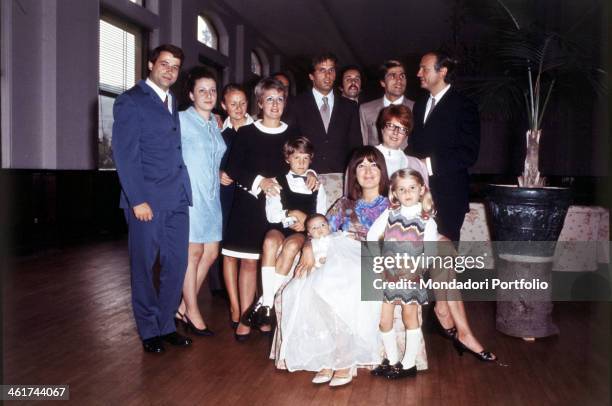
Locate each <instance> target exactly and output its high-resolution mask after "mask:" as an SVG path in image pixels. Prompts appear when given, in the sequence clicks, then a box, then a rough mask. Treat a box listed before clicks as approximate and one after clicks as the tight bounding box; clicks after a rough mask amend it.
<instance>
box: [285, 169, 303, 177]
mask: <svg viewBox="0 0 612 406" xmlns="http://www.w3.org/2000/svg"><path fill="white" fill-rule="evenodd" d="M307 174H308V171H306V172H304V174H303V175H298V174H297V173H295V172H293V171H292V170H289V172H287V176H289V175H295V176H300V177H302V176H307ZM291 177H292V178H293V176H291Z"/></svg>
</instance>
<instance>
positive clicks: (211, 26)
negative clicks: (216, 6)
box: [196, 14, 222, 53]
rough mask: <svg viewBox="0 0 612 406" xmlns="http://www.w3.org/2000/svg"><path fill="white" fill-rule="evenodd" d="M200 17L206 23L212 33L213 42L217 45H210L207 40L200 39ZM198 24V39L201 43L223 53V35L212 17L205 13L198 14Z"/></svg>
mask: <svg viewBox="0 0 612 406" xmlns="http://www.w3.org/2000/svg"><path fill="white" fill-rule="evenodd" d="M200 19H201V20H202V21H203V22H204V24H206V26H207V27H208V30H209V31H210V32H211V33H212V36H213V43H214V44H215V46H210V45H208V44H207V43H206V42H203V41H201V40H200V28H199V27H200ZM196 24H197V26H196V41H198V43H199V44H202V45H204V46H205V47H208V48H210V49H212V50H213V51H216V52H219V53H222V52H221V50H220V49H219V48H220V47H221V36H220V35H219V28H218V27H217V26H216V25H215V23H214V22H213V20H212V18H210V17H208V16H206V15H205V14H198V17H197V19H196Z"/></svg>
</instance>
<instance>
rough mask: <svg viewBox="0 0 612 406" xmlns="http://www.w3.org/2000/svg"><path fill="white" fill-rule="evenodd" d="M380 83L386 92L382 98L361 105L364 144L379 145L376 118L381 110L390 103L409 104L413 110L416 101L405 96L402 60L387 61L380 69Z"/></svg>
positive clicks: (360, 113) (404, 76)
mask: <svg viewBox="0 0 612 406" xmlns="http://www.w3.org/2000/svg"><path fill="white" fill-rule="evenodd" d="M379 72H380V85H381V86H382V88H383V89H384V91H385V94H384V95H383V97H381V98H380V99H376V100H372V101H371V102H368V103H364V104H362V105H361V107H359V121H360V123H361V134H362V136H363V143H364V145H378V144H380V142H381V140H380V138H379V135H378V129H377V128H376V120H377V119H378V114H379V113H380V111H381V110H382V109H383V108H385V107H387V106H390V105H392V104H393V105H401V104H403V105H404V106H407V107H408V108H409V109H410V110H412V106H413V105H414V101H412V100H410V99H408V98H407V97H406V96H404V92H405V91H406V69H405V68H404V65H403V64H402V63H401V62H400V61H396V60H393V59H390V60H388V61H385V62H384V63H383V64H382V65H381V66H380V69H379ZM406 145H407V141H406V140H404V141H403V143H402V147H401V148H402V149H404V148H406Z"/></svg>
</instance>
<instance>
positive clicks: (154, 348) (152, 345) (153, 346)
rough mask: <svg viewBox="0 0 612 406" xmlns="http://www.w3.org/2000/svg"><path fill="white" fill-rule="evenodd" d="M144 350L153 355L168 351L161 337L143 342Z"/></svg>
mask: <svg viewBox="0 0 612 406" xmlns="http://www.w3.org/2000/svg"><path fill="white" fill-rule="evenodd" d="M142 348H144V350H145V352H150V353H153V354H161V353H162V352H164V351H165V350H166V349H165V348H164V344H163V343H162V342H161V340H160V338H159V337H151V338H147V339H146V340H142Z"/></svg>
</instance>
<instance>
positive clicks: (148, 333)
mask: <svg viewBox="0 0 612 406" xmlns="http://www.w3.org/2000/svg"><path fill="white" fill-rule="evenodd" d="M183 59H184V54H183V51H182V50H181V49H180V48H178V47H176V46H173V45H161V46H159V47H157V48H155V49H154V50H153V52H152V53H151V55H150V57H149V71H150V73H149V77H148V78H147V79H146V80H141V81H140V82H138V84H136V86H134V87H132V88H131V89H129V90H127V91H126V92H125V93H123V94H122V95H121V96H119V97H118V98H117V100H116V101H115V105H114V107H113V116H114V124H113V139H112V146H113V157H114V160H115V164H116V166H117V172H118V174H119V180H120V182H121V189H122V191H121V202H120V207H121V208H123V209H124V211H125V217H126V220H127V223H128V229H129V252H130V268H131V276H132V307H133V310H134V317H135V319H136V325H137V327H138V333H139V335H140V338H141V339H142V343H143V347H144V350H145V351H147V352H153V353H161V352H163V351H164V345H163V343H164V342H167V343H169V344H172V345H177V346H189V345H190V344H191V340H190V339H189V338H187V337H183V336H181V335H179V334H178V333H177V332H176V328H175V326H174V314H175V312H176V310H177V308H178V305H179V300H180V295H181V288H182V286H183V279H184V277H185V270H186V269H187V247H188V239H189V212H188V206H189V205H191V186H190V183H189V175H188V173H187V169H186V168H185V164H184V163H183V158H182V154H181V132H180V123H179V117H178V112H177V109H176V99H175V97H174V96H173V95H172V94H171V93H170V91H169V88H170V86H172V85H173V84H174V82H176V79H177V78H178V74H179V70H180V68H181V64H182V62H183ZM158 255H159V261H160V265H161V273H160V283H159V292H157V291H156V289H155V287H154V285H153V266H154V265H155V261H156V259H157V257H158Z"/></svg>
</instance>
